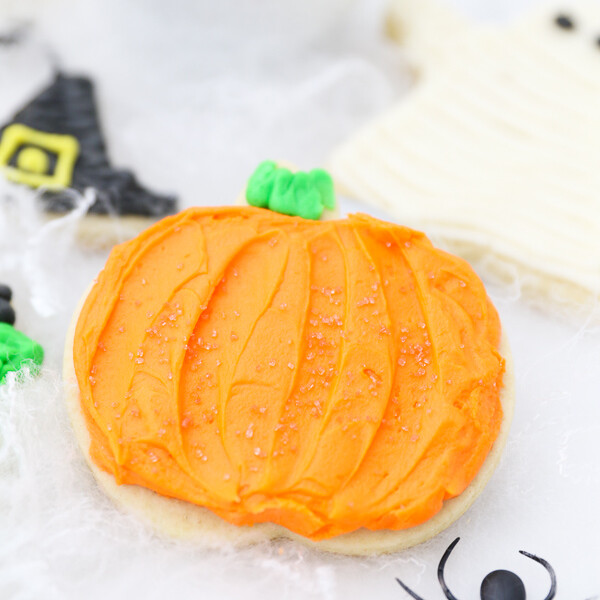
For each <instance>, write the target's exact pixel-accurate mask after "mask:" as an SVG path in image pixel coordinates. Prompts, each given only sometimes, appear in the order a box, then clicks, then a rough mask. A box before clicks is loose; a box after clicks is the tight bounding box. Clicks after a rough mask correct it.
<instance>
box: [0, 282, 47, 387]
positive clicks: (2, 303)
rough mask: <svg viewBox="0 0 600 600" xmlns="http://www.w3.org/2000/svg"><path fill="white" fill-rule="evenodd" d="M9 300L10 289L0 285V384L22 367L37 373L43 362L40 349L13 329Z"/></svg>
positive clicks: (10, 297) (13, 319) (42, 354)
mask: <svg viewBox="0 0 600 600" xmlns="http://www.w3.org/2000/svg"><path fill="white" fill-rule="evenodd" d="M11 299H12V290H11V289H10V287H8V286H7V285H5V284H3V283H0V384H2V383H3V382H4V381H5V379H6V376H7V375H8V374H9V373H14V372H18V371H20V370H21V369H22V368H23V367H30V368H32V369H33V370H34V371H37V369H39V366H40V365H41V364H42V361H43V360H44V350H43V349H42V347H41V346H40V345H39V344H38V343H37V342H34V341H33V340H31V339H30V338H28V337H27V336H26V335H25V334H24V333H21V332H20V331H17V330H16V329H15V328H14V324H15V320H16V314H15V310H14V309H13V307H12V306H11V304H10V301H11Z"/></svg>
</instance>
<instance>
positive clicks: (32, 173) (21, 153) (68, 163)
mask: <svg viewBox="0 0 600 600" xmlns="http://www.w3.org/2000/svg"><path fill="white" fill-rule="evenodd" d="M49 153H50V154H54V155H55V156H56V164H55V166H54V172H52V173H49V172H48V171H49V169H50V160H49V156H48V154H49ZM15 154H16V166H11V165H10V161H11V159H12V158H13V157H14V156H15ZM78 155H79V142H78V141H77V140H76V139H75V138H74V137H73V136H71V135H61V134H58V133H45V132H43V131H37V130H36V129H32V128H31V127H27V126H26V125H22V124H20V123H16V124H14V125H9V126H8V127H7V128H6V129H5V130H4V133H3V134H2V140H1V141H0V167H3V168H4V171H5V175H6V178H7V179H9V180H10V181H14V182H15V183H22V184H24V185H28V186H30V187H34V188H37V187H40V186H45V187H47V188H50V189H59V188H65V187H69V186H70V185H71V181H72V178H73V168H74V167H75V161H76V160H77V157H78Z"/></svg>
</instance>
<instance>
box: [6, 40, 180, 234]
mask: <svg viewBox="0 0 600 600" xmlns="http://www.w3.org/2000/svg"><path fill="white" fill-rule="evenodd" d="M9 42H10V43H8V46H7V47H6V48H5V47H0V73H1V72H2V71H6V73H5V75H6V79H5V81H6V82H7V85H8V87H11V85H10V84H11V82H12V81H13V80H14V79H15V77H16V76H20V77H21V78H23V79H24V80H27V79H28V78H27V74H28V71H25V72H24V73H21V72H20V71H19V64H18V63H17V64H14V63H15V59H14V56H13V55H16V56H19V51H20V47H19V46H20V45H22V44H25V41H23V40H22V39H21V37H16V38H15V39H14V40H13V39H12V38H10V40H9ZM14 46H17V47H16V48H13V47H14ZM38 62H42V64H46V63H47V62H48V61H47V60H46V61H44V60H43V54H41V53H39V55H38ZM28 64H29V63H28ZM46 66H47V65H46ZM24 68H25V65H23V69H24ZM34 81H36V82H37V87H36V88H34V89H35V92H33V93H32V96H33V97H27V99H26V100H25V99H24V98H23V93H24V92H25V91H27V92H29V93H31V92H30V88H31V85H29V86H25V87H23V86H22V87H21V88H18V90H19V94H20V98H21V100H20V101H21V102H24V101H25V104H24V105H21V106H20V107H18V108H17V107H16V106H15V99H12V100H11V103H10V104H9V107H10V108H11V112H9V113H8V114H5V115H0V119H2V120H4V124H3V125H2V126H0V172H1V173H2V174H3V175H4V176H5V177H6V179H8V180H9V181H12V182H13V183H17V184H21V185H24V186H27V187H30V188H32V189H37V190H39V191H40V199H41V206H42V209H43V210H44V211H45V212H46V214H48V215H50V216H60V215H63V214H65V213H67V212H68V211H70V210H72V209H73V208H74V207H75V205H76V200H75V196H74V194H73V193H72V190H77V191H78V192H80V193H83V192H86V191H87V190H91V191H92V193H93V199H94V200H93V203H92V204H91V206H90V207H89V209H88V213H87V217H86V219H85V220H84V222H83V223H82V233H83V235H84V237H87V238H88V240H93V241H102V239H103V238H106V241H108V242H110V241H113V239H115V238H119V237H121V238H123V239H126V238H127V237H131V236H132V235H134V234H135V233H138V232H139V231H141V230H142V229H143V228H144V227H146V226H147V225H148V224H149V223H150V222H152V221H154V220H156V219H158V218H161V217H164V216H166V215H168V214H172V213H173V212H175V209H176V202H175V199H174V198H173V197H171V196H166V195H161V194H156V193H154V192H151V191H149V190H147V189H146V188H145V187H143V186H142V185H141V184H140V183H139V182H138V181H137V178H136V177H135V175H134V174H133V173H132V172H131V171H126V170H122V169H116V168H115V167H113V166H112V164H111V162H110V159H109V156H108V152H107V148H106V142H105V140H104V136H103V133H102V129H101V126H100V119H99V116H98V110H97V106H96V100H95V93H94V84H93V82H92V80H91V79H89V78H88V77H73V76H68V75H65V74H64V73H62V72H60V71H58V72H54V73H53V74H51V75H50V76H48V73H47V72H46V71H45V70H44V71H43V73H41V74H40V75H38V77H37V78H36V79H35V80H34ZM9 97H10V94H9ZM0 107H2V104H0ZM110 217H113V218H114V217H118V218H119V228H118V231H117V230H115V228H114V222H111V220H110Z"/></svg>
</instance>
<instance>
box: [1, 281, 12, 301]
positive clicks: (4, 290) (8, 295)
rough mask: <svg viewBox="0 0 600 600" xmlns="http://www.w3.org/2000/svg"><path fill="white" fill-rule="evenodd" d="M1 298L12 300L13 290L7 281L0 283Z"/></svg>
mask: <svg viewBox="0 0 600 600" xmlns="http://www.w3.org/2000/svg"><path fill="white" fill-rule="evenodd" d="M0 298H2V299H3V300H6V301H7V302H10V301H11V300H12V290H11V289H10V288H9V287H8V286H7V285H6V284H5V283H0Z"/></svg>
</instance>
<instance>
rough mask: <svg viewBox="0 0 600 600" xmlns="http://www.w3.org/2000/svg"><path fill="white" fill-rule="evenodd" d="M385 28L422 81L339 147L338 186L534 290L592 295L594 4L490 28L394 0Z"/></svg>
mask: <svg viewBox="0 0 600 600" xmlns="http://www.w3.org/2000/svg"><path fill="white" fill-rule="evenodd" d="M389 30H390V31H391V33H392V35H393V37H394V39H395V41H397V42H398V44H400V45H402V46H403V48H405V50H406V53H407V55H408V56H409V57H410V60H411V61H413V63H414V65H415V67H416V72H417V75H418V78H417V82H416V85H415V88H414V90H413V91H412V92H410V93H409V95H408V96H407V97H406V98H403V99H401V100H400V101H399V102H398V104H397V105H396V106H395V107H393V108H392V109H391V110H390V111H389V112H387V113H386V114H384V115H382V116H381V117H380V118H378V119H377V120H376V121H375V122H373V123H371V124H368V125H367V126H366V127H365V129H363V130H362V131H361V132H359V133H358V134H357V135H356V136H355V137H353V138H352V139H350V140H349V141H348V142H347V143H345V144H344V145H342V146H341V147H340V148H339V149H338V150H337V151H336V152H335V153H334V155H333V157H332V160H331V164H330V168H331V172H332V174H333V176H334V178H335V179H336V182H337V183H338V184H339V185H340V188H341V189H343V191H344V192H345V193H347V194H349V195H351V196H352V197H355V198H357V199H362V200H366V201H368V202H370V203H373V204H376V205H379V206H380V207H382V208H384V209H386V210H387V211H388V212H389V213H390V214H393V215H394V216H395V218H396V219H398V220H399V221H400V222H402V223H406V224H409V225H411V226H416V227H419V228H423V229H424V230H425V231H426V232H427V233H428V234H431V235H434V236H436V237H437V238H438V239H442V240H444V241H445V242H446V243H447V245H448V246H449V247H450V249H451V250H453V251H455V252H458V253H459V254H461V255H462V256H464V257H466V258H469V259H475V260H478V259H481V258H485V260H486V266H487V268H488V271H491V272H492V273H493V274H498V275H500V276H501V277H502V278H504V279H507V278H511V279H512V278H514V277H515V276H516V278H517V281H518V282H519V283H520V284H521V288H522V290H523V291H524V292H526V293H527V294H528V295H529V296H530V298H537V299H539V300H541V301H542V302H543V303H544V304H547V303H548V300H551V301H553V303H554V301H557V302H559V303H561V304H564V303H566V304H567V305H568V306H569V307H570V308H575V307H577V306H581V305H585V306H586V307H588V306H590V304H591V303H592V302H594V301H596V300H597V298H598V294H599V293H600V246H599V245H598V238H599V236H600V205H599V204H598V191H599V190H600V169H599V168H598V164H599V163H598V161H599V157H600V120H599V119H598V106H600V46H599V45H598V36H599V35H600V5H598V4H597V3H575V4H573V8H572V9H571V10H570V11H569V12H568V13H566V12H565V9H564V8H563V9H561V10H558V9H554V10H549V9H548V8H547V7H546V8H545V9H543V10H541V11H540V12H538V13H535V14H533V15H532V16H530V17H528V18H526V19H523V20H521V21H519V22H516V23H515V24H514V25H510V26H508V27H506V26H502V27H494V28H492V27H489V26H488V27H484V26H480V25H476V24H474V23H471V22H469V21H468V20H467V19H466V18H461V17H460V16H459V15H455V14H454V13H452V12H451V11H449V10H448V9H444V8H442V7H441V6H438V4H437V3H435V2H432V1H430V0H423V2H418V3H417V2H410V1H405V0H396V1H395V2H394V4H393V8H392V12H391V15H390V27H389Z"/></svg>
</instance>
